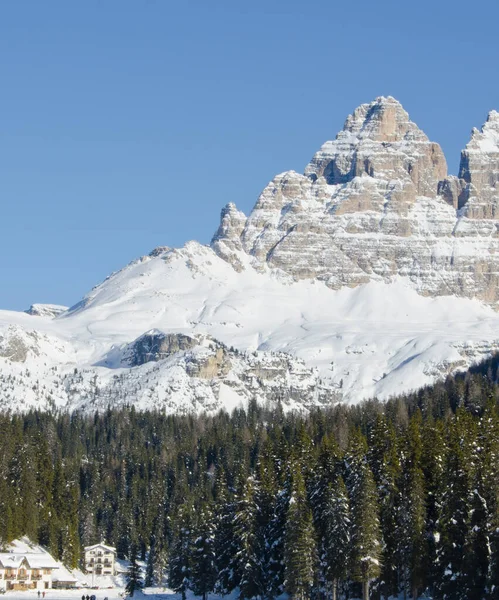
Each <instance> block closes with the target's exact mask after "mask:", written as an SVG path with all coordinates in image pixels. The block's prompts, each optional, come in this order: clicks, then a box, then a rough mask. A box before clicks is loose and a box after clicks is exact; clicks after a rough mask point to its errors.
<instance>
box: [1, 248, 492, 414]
mask: <svg viewBox="0 0 499 600" xmlns="http://www.w3.org/2000/svg"><path fill="white" fill-rule="evenodd" d="M243 258H244V257H243ZM152 329H156V330H159V331H163V332H168V333H170V332H172V333H184V334H187V335H190V336H193V335H194V336H195V335H200V336H205V335H209V336H212V337H213V338H215V339H217V340H219V341H221V342H222V343H224V344H226V345H227V346H233V347H234V348H237V349H239V350H241V351H243V352H248V353H251V352H254V351H258V353H262V354H261V355H262V356H263V357H265V353H269V356H270V353H273V352H285V353H289V354H290V355H292V356H294V357H297V358H298V359H301V360H302V361H303V362H304V366H305V367H307V368H309V369H311V371H310V372H309V373H308V372H307V373H305V374H302V375H301V377H302V379H304V378H306V377H309V378H313V377H315V378H316V379H315V380H314V381H312V379H310V381H311V382H312V383H314V385H315V383H317V378H320V380H321V382H322V384H323V385H324V386H326V387H327V386H329V387H330V388H331V389H334V390H336V391H337V392H338V394H339V395H341V396H342V397H343V399H345V400H347V401H351V402H355V401H358V400H360V399H362V398H366V397H370V396H374V395H376V396H378V397H380V398H387V397H389V396H390V395H393V394H397V393H400V392H403V391H406V390H410V389H415V388H418V387H420V386H422V385H424V384H427V383H431V382H433V381H434V380H435V379H437V378H439V377H443V376H445V375H446V374H447V373H449V372H451V371H453V370H455V369H457V368H465V367H466V366H468V365H469V364H470V363H472V362H475V361H477V360H480V359H481V358H484V357H485V356H487V355H489V354H490V353H491V352H493V351H494V350H496V349H497V348H499V315H498V314H497V313H496V312H495V311H494V310H492V309H491V308H490V307H489V306H487V305H485V304H483V303H481V302H479V301H478V300H470V299H465V298H458V297H455V296H447V297H446V296H440V297H436V298H430V297H424V296H421V295H419V294H418V293H417V292H416V291H415V290H414V289H413V288H411V287H410V286H409V285H408V284H407V283H406V282H405V281H404V280H403V279H402V278H399V279H397V280H395V281H394V282H393V283H391V284H386V283H382V282H371V283H368V284H366V285H363V286H359V287H357V288H354V289H350V288H343V289H341V290H331V289H329V288H328V287H326V286H325V285H324V284H322V283H320V282H318V281H313V280H312V281H310V280H306V281H299V282H293V281H291V280H290V279H289V278H288V277H287V276H286V275H284V274H282V273H276V272H275V271H271V270H268V269H266V270H263V272H257V271H256V270H255V269H253V268H252V267H251V266H250V265H249V264H247V265H246V268H245V270H244V271H242V272H237V271H235V270H234V269H233V268H232V266H231V265H230V264H228V263H227V262H225V261H224V260H222V259H221V258H219V257H218V256H217V255H216V254H215V253H214V252H213V251H212V250H211V249H210V248H209V247H206V246H201V245H199V244H197V243H195V242H191V243H189V244H188V245H187V246H186V247H185V248H183V249H181V250H172V251H169V250H168V251H165V252H159V253H155V254H154V255H153V256H147V257H143V258H141V259H139V260H137V261H135V262H133V263H131V264H130V265H128V266H127V267H125V268H124V269H123V270H122V271H119V272H118V273H116V274H114V275H112V276H111V277H109V278H108V279H107V280H106V281H105V282H104V283H102V284H101V285H99V286H97V287H96V288H94V289H93V290H92V292H91V293H90V294H89V295H88V296H87V297H86V298H85V299H84V300H83V301H82V302H81V303H80V304H79V305H77V306H76V307H74V308H73V309H71V310H69V311H68V312H66V313H64V314H63V315H62V316H60V317H58V318H55V319H53V318H49V317H46V316H32V315H28V314H25V313H17V312H12V311H0V392H1V396H2V399H3V405H4V406H10V407H18V408H19V407H20V408H21V409H22V408H29V407H30V406H40V407H47V406H49V407H50V406H53V405H55V406H60V407H65V406H69V407H73V408H74V407H76V406H79V405H80V404H81V402H82V398H83V399H85V401H86V406H91V407H92V409H95V408H97V407H98V406H99V402H100V399H99V394H100V393H102V391H103V390H108V392H109V390H110V389H111V388H112V389H113V390H114V389H115V388H117V386H118V387H119V391H117V392H116V397H113V396H110V395H109V394H111V392H109V393H108V395H107V397H105V398H104V399H103V400H102V402H101V405H102V406H105V405H106V404H107V403H108V402H111V403H114V404H116V403H119V401H120V400H119V399H120V398H121V397H122V396H123V397H126V398H128V400H129V401H130V399H131V401H134V402H135V403H136V405H137V406H139V407H142V408H148V407H151V406H156V407H157V406H161V399H162V398H166V397H167V396H168V397H170V400H171V398H173V400H171V401H170V403H169V404H168V405H165V404H163V407H165V406H166V409H167V410H168V411H170V412H174V411H175V410H176V407H177V408H178V406H182V407H183V408H184V409H186V410H189V409H191V410H192V409H194V410H196V406H198V408H199V406H200V407H201V408H202V407H203V406H204V407H205V408H206V404H205V405H203V404H202V403H201V404H199V403H198V404H196V398H197V399H199V398H200V397H202V396H203V394H208V392H209V394H211V395H212V396H211V397H210V398H211V399H210V402H211V404H210V407H211V408H212V409H217V408H220V407H221V406H223V405H224V404H227V403H229V404H230V405H231V406H234V405H236V404H237V403H238V401H240V402H241V403H244V401H245V400H247V396H246V397H244V395H241V392H240V389H241V386H239V387H238V385H239V384H238V383H237V378H238V377H239V376H240V373H239V372H238V369H237V368H236V367H237V365H236V364H235V363H237V361H235V362H234V361H233V364H232V370H231V371H230V372H229V373H228V374H224V376H223V377H218V378H217V377H215V379H216V380H217V382H216V385H214V382H213V378H212V379H209V378H208V379H207V378H205V379H202V378H198V379H196V378H193V377H191V376H189V375H188V374H186V364H185V363H186V361H187V358H185V356H184V355H179V356H180V358H179V357H178V356H177V357H173V358H172V357H170V358H169V359H167V360H163V361H160V362H159V363H148V364H146V365H141V366H138V367H133V368H127V367H125V365H124V364H123V363H121V362H120V361H121V359H122V357H123V352H125V350H126V348H127V347H128V346H127V345H128V344H130V343H131V342H133V341H134V340H135V339H136V338H138V337H139V336H141V335H142V334H144V333H145V332H147V331H150V330H152ZM204 343H205V344H206V342H204ZM202 344H203V342H202V343H201V345H202ZM191 358H192V357H189V360H190V359H191ZM75 368H77V369H78V372H79V373H78V376H77V377H75V376H74V371H75ZM241 368H242V367H241ZM239 371H240V369H239ZM238 373H239V374H238ZM287 378H288V379H289V377H288V376H287ZM193 381H194V383H193ZM234 382H235V383H234ZM89 398H90V400H89ZM79 403H80V404H79ZM158 403H159V404H158Z"/></svg>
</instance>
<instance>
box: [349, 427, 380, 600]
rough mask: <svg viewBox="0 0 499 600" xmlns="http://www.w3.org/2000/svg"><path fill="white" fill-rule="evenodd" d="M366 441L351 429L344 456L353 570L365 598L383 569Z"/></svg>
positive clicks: (373, 486)
mask: <svg viewBox="0 0 499 600" xmlns="http://www.w3.org/2000/svg"><path fill="white" fill-rule="evenodd" d="M366 454H367V444H366V440H365V438H364V436H363V435H362V434H361V433H360V432H359V431H354V432H352V435H351V441H350V445H349V449H348V452H347V454H346V456H345V466H346V472H347V483H348V492H349V497H350V504H351V514H352V551H351V573H352V577H353V579H354V580H355V581H358V582H360V583H362V595H363V598H364V600H368V598H369V583H370V581H371V580H372V579H374V578H375V577H378V575H379V574H380V571H381V563H380V558H381V530H380V524H379V508H378V499H377V493H376V486H375V483H374V478H373V475H372V472H371V469H370V467H369V465H368V463H367V458H366Z"/></svg>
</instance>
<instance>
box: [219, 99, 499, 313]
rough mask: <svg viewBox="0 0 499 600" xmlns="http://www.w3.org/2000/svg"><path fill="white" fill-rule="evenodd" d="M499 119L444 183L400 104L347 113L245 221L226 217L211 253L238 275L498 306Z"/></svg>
mask: <svg viewBox="0 0 499 600" xmlns="http://www.w3.org/2000/svg"><path fill="white" fill-rule="evenodd" d="M498 180H499V113H497V112H495V111H492V112H491V113H490V114H489V118H488V120H487V122H486V123H485V125H484V126H483V128H482V130H481V131H478V130H476V129H475V130H473V133H472V138H471V141H470V142H469V144H468V145H467V146H466V149H465V150H464V151H463V153H462V156H461V166H460V169H459V177H453V176H448V175H447V164H446V161H445V157H444V155H443V153H442V150H441V148H440V146H439V145H438V144H436V143H434V142H430V141H429V140H428V138H427V136H426V135H425V134H424V133H423V132H422V131H421V130H420V129H419V128H418V127H417V125H415V123H413V122H412V121H411V120H410V119H409V116H408V114H407V113H406V112H405V110H404V109H403V108H402V106H401V104H400V103H399V102H397V101H396V100H395V99H394V98H391V97H388V98H378V99H377V100H375V101H374V102H372V103H371V104H363V105H362V106H360V107H359V108H357V109H356V110H355V111H354V112H353V114H352V115H350V116H349V117H348V118H347V120H346V122H345V126H344V128H343V130H342V131H341V132H340V133H339V134H338V135H337V137H336V139H335V140H334V141H328V142H326V143H325V144H323V146H322V147H321V149H320V150H319V151H318V152H317V153H316V154H315V155H314V156H313V158H312V160H311V161H310V163H309V164H308V165H307V167H306V168H305V172H304V174H303V175H300V174H298V173H296V172H294V171H288V172H286V173H282V174H281V175H278V176H277V177H275V178H274V180H273V181H272V182H271V183H269V185H268V186H267V187H266V188H265V189H264V191H263V192H262V194H261V195H260V197H259V199H258V201H257V203H256V206H255V208H254V209H253V211H252V213H251V214H250V216H249V217H248V218H247V219H246V218H245V217H244V215H242V214H241V213H240V212H239V211H237V209H236V207H235V206H234V205H233V204H229V205H228V206H226V207H225V209H224V210H223V211H222V222H221V225H220V228H219V230H218V232H217V233H216V235H215V237H214V238H213V242H212V247H213V249H214V250H215V251H216V252H217V253H218V254H219V256H221V257H223V258H225V259H226V260H229V261H230V262H231V263H232V264H233V265H234V267H235V268H236V269H240V268H241V260H240V256H239V254H240V252H245V253H247V254H248V255H250V256H251V257H252V258H253V259H254V261H253V266H254V267H256V268H259V267H260V266H261V265H264V264H265V265H268V266H269V267H271V268H276V269H279V270H282V271H284V272H286V273H289V274H290V275H291V276H292V277H293V279H295V280H297V279H318V280H320V281H324V283H325V284H326V285H327V286H328V287H331V288H332V289H339V288H341V287H343V286H349V287H355V286H358V285H362V284H365V283H367V282H368V281H384V282H390V281H393V278H394V277H395V276H401V277H404V278H406V279H407V280H408V281H409V282H410V283H411V285H412V286H413V287H414V289H416V290H417V291H418V292H419V293H421V294H424V295H428V296H442V295H456V296H464V297H467V298H479V299H481V300H484V301H486V302H490V303H496V302H497V300H498V299H499V286H498V285H497V283H498V279H497V273H498V271H499V236H498V226H499V221H497V220H496V211H497V203H498V201H499V188H498V189H496V186H497V182H498Z"/></svg>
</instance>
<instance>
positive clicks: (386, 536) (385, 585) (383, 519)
mask: <svg viewBox="0 0 499 600" xmlns="http://www.w3.org/2000/svg"><path fill="white" fill-rule="evenodd" d="M397 445H398V440H397V434H396V431H395V426H394V424H393V423H390V422H388V421H387V419H386V418H385V417H384V416H383V415H377V417H376V422H375V425H374V427H373V429H372V431H371V434H370V436H369V453H368V459H369V463H370V465H371V469H372V472H373V476H374V480H375V483H376V488H377V490H378V497H379V508H380V525H381V531H382V539H383V543H382V567H381V575H380V578H381V580H382V585H381V591H382V592H383V593H384V595H385V596H391V595H397V593H398V587H397V583H398V581H397V571H398V567H399V564H400V556H398V553H397V542H398V536H397V524H396V516H397V512H398V503H399V501H400V493H399V489H398V486H399V481H400V476H401V465H400V458H399V452H398V447H397Z"/></svg>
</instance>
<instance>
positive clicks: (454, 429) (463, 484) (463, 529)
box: [437, 408, 478, 600]
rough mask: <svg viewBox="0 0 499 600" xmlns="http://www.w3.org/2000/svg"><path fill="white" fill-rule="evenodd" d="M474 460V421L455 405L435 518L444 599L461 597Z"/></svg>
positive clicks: (440, 579) (439, 585) (438, 589)
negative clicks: (439, 500) (440, 495)
mask: <svg viewBox="0 0 499 600" xmlns="http://www.w3.org/2000/svg"><path fill="white" fill-rule="evenodd" d="M477 462H478V459H477V456H476V430H475V423H474V422H473V419H472V417H471V415H469V413H467V412H466V411H465V410H464V409H461V408H459V409H458V410H457V412H456V415H455V416H454V418H453V420H452V423H451V426H450V432H449V452H448V453H447V460H446V468H445V471H444V486H445V492H444V494H443V497H442V509H441V518H440V522H439V529H440V538H439V544H438V548H437V550H438V554H437V560H438V566H439V568H440V577H439V581H438V585H437V594H438V596H439V597H441V598H444V599H452V600H459V599H461V598H462V599H463V600H465V597H464V596H463V567H464V551H465V544H466V540H467V538H468V533H469V524H470V511H471V505H470V498H471V497H472V482H473V475H474V469H475V467H476V465H477Z"/></svg>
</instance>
